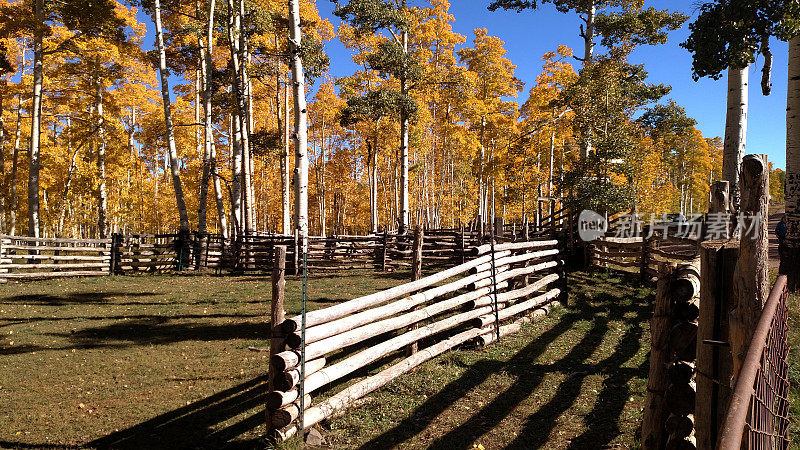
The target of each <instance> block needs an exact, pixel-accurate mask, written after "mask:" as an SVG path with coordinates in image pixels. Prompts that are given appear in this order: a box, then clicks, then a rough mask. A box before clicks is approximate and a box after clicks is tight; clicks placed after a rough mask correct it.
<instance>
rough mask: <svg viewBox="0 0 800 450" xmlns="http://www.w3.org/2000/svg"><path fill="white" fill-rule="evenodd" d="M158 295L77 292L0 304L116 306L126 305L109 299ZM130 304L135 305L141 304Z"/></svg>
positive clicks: (20, 297)
mask: <svg viewBox="0 0 800 450" xmlns="http://www.w3.org/2000/svg"><path fill="white" fill-rule="evenodd" d="M156 295H158V294H157V293H155V292H76V293H73V294H66V295H42V294H25V295H14V296H12V297H6V298H5V299H3V301H2V302H0V304H2V305H17V304H20V303H22V304H28V305H38V306H66V305H80V304H100V305H107V304H110V303H113V304H115V305H125V304H126V303H117V302H109V299H111V298H115V297H155V296H156ZM128 304H133V305H135V304H139V303H138V302H134V303H128Z"/></svg>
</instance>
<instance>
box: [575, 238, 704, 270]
mask: <svg viewBox="0 0 800 450" xmlns="http://www.w3.org/2000/svg"><path fill="white" fill-rule="evenodd" d="M648 234H649V233H648ZM698 245H699V241H698V240H696V239H692V238H684V237H677V236H670V235H668V234H667V235H663V234H659V233H653V234H652V235H651V236H649V237H646V238H645V237H603V238H599V239H596V240H594V241H591V242H589V243H588V245H587V259H588V262H589V265H591V266H594V267H600V268H604V269H610V270H616V271H619V272H625V273H629V274H632V275H639V276H640V277H641V278H642V279H645V278H646V277H654V276H656V275H657V274H658V265H659V264H660V263H676V264H680V263H687V262H693V261H695V260H696V259H697V258H699V255H700V253H699V247H698Z"/></svg>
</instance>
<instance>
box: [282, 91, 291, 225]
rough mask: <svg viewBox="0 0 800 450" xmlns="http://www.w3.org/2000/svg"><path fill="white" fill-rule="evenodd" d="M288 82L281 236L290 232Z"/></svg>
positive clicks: (285, 113) (284, 93) (284, 109)
mask: <svg viewBox="0 0 800 450" xmlns="http://www.w3.org/2000/svg"><path fill="white" fill-rule="evenodd" d="M289 142H290V139H289V80H288V79H287V80H286V82H285V83H284V88H283V153H281V205H282V206H283V217H282V219H283V234H290V233H291V231H292V205H291V200H290V196H289V187H290V185H291V180H290V176H289V145H290V144H289Z"/></svg>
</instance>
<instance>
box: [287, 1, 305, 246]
mask: <svg viewBox="0 0 800 450" xmlns="http://www.w3.org/2000/svg"><path fill="white" fill-rule="evenodd" d="M289 23H290V28H289V31H290V33H289V48H290V52H291V57H292V81H293V95H294V128H295V132H294V145H295V147H294V148H295V198H294V202H295V229H297V230H298V232H299V233H300V236H301V237H305V236H308V125H307V120H308V118H307V115H308V111H307V109H306V96H305V79H304V74H303V61H302V59H301V58H300V40H301V34H300V3H299V0H290V1H289Z"/></svg>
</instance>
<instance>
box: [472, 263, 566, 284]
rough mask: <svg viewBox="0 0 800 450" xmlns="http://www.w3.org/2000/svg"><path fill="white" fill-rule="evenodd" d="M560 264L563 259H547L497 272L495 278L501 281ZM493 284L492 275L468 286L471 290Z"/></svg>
mask: <svg viewBox="0 0 800 450" xmlns="http://www.w3.org/2000/svg"><path fill="white" fill-rule="evenodd" d="M559 264H563V261H547V262H542V263H539V264H534V265H532V266H528V267H520V268H517V269H511V270H506V271H503V272H500V271H498V272H499V273H497V276H495V277H494V278H495V279H496V282H497V283H499V282H501V281H506V280H509V279H511V278H516V277H520V276H523V275H530V274H532V273H536V272H541V271H543V270H547V269H553V268H555V267H558V266H559ZM491 284H492V279H491V277H489V278H483V279H481V280H479V281H476V282H474V283H471V284H470V285H469V286H468V289H470V290H475V289H480V288H482V287H485V286H489V285H491Z"/></svg>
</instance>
